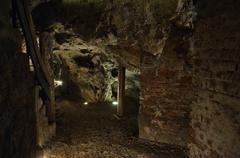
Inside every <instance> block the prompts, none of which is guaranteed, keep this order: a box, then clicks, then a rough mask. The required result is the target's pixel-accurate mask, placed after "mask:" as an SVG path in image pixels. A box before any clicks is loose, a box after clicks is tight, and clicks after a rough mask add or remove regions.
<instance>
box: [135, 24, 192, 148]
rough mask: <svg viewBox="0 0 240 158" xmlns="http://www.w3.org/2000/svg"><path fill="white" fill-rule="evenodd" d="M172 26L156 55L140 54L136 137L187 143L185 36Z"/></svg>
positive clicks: (188, 79) (188, 98) (188, 77)
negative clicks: (167, 37)
mask: <svg viewBox="0 0 240 158" xmlns="http://www.w3.org/2000/svg"><path fill="white" fill-rule="evenodd" d="M185 35H186V34H185V33H184V31H182V30H178V29H176V28H175V30H174V29H173V31H172V33H171V34H170V37H169V39H168V40H167V42H166V45H165V48H164V50H163V53H162V55H161V56H160V57H156V56H153V55H150V54H148V55H147V54H146V53H145V54H144V55H143V61H142V64H141V77H140V87H141V88H140V104H141V108H140V113H139V136H140V138H145V139H150V140H154V141H157V142H161V143H167V144H173V145H180V146H183V147H186V146H187V141H188V134H189V133H188V129H189V123H190V111H191V108H190V107H191V106H190V105H191V102H192V100H193V97H194V96H193V89H192V68H191V64H190V59H191V56H190V53H189V47H190V45H189V39H188V38H186V39H185V40H184V38H183V37H184V36H185Z"/></svg>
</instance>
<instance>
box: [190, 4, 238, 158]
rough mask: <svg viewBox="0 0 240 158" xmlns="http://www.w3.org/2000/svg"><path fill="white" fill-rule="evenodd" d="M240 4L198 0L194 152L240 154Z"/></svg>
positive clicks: (205, 156)
mask: <svg viewBox="0 0 240 158" xmlns="http://www.w3.org/2000/svg"><path fill="white" fill-rule="evenodd" d="M239 6H240V3H239V1H234V0H223V1H221V2H220V1H216V0H211V1H208V0H201V1H199V2H198V10H199V18H198V19H199V20H198V23H197V24H196V30H195V33H194V38H195V49H194V52H195V54H196V56H195V59H194V86H195V88H196V90H195V91H196V93H197V95H196V101H195V102H194V104H193V109H192V113H191V116H192V121H191V127H192V131H191V137H192V139H191V143H190V144H189V148H190V157H191V158H238V157H240V67H239V65H240V18H239V13H240V11H239Z"/></svg>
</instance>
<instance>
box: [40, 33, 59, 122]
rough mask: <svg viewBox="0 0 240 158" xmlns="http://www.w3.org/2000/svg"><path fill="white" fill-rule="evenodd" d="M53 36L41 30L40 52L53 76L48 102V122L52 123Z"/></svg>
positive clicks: (52, 78) (53, 97)
mask: <svg viewBox="0 0 240 158" xmlns="http://www.w3.org/2000/svg"><path fill="white" fill-rule="evenodd" d="M50 40H51V37H50V34H49V33H48V32H41V33H40V37H39V44H40V53H41V56H42V59H43V63H44V65H45V67H46V70H47V73H48V74H49V75H50V77H51V81H50V85H49V91H50V96H49V97H50V99H49V101H48V102H47V117H48V122H49V123H50V124H52V123H55V94H54V73H53V70H52V68H51V66H50V63H49V62H50V61H49V60H50V59H49V57H50V54H51V53H52V49H51V47H52V45H51V41H50Z"/></svg>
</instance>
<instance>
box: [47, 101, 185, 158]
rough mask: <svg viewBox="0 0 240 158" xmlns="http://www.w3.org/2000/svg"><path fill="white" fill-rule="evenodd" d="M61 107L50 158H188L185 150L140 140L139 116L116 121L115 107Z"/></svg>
mask: <svg viewBox="0 0 240 158" xmlns="http://www.w3.org/2000/svg"><path fill="white" fill-rule="evenodd" d="M132 104H133V103H132V102H131V101H129V102H128V107H130V106H134V105H132ZM58 105H59V109H58V116H59V117H57V118H58V121H57V125H58V126H57V127H58V128H57V137H56V138H55V139H54V141H52V142H51V143H50V144H49V145H48V146H47V147H46V149H45V152H44V155H45V156H46V157H48V158H159V157H161V158H186V153H184V151H183V149H182V148H178V147H175V146H171V145H166V144H157V143H155V142H147V141H144V140H141V139H137V137H136V136H137V131H138V130H137V117H136V115H132V114H131V115H128V117H126V118H125V119H123V120H117V119H116V118H115V117H113V114H114V113H115V111H116V108H115V107H112V105H107V104H102V105H96V104H89V105H87V106H84V105H82V104H79V102H73V101H69V100H61V101H60V102H58Z"/></svg>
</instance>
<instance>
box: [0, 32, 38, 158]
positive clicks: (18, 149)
mask: <svg viewBox="0 0 240 158" xmlns="http://www.w3.org/2000/svg"><path fill="white" fill-rule="evenodd" d="M11 31H12V30H11ZM10 33H11V32H10ZM16 36H17V35H16ZM16 36H15V37H16ZM0 53H1V58H0V74H1V76H0V124H1V128H0V157H1V158H8V157H11V158H32V157H33V156H34V151H35V149H36V148H35V147H36V140H35V125H36V123H35V113H34V112H35V109H34V106H33V105H34V99H33V98H34V92H33V86H34V81H33V78H32V77H31V76H30V75H29V64H28V56H27V55H26V54H21V53H18V52H17V49H16V43H15V42H14V41H12V40H11V39H7V38H1V37H0Z"/></svg>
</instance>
